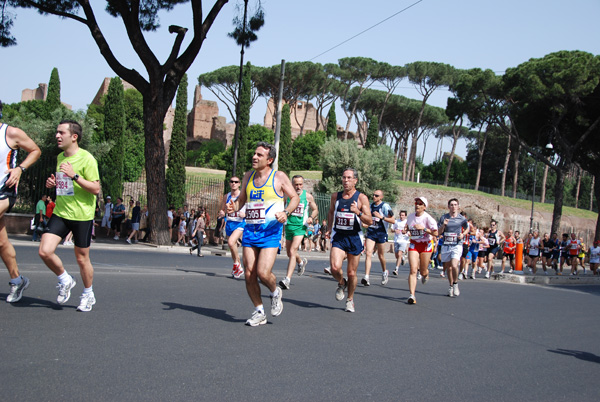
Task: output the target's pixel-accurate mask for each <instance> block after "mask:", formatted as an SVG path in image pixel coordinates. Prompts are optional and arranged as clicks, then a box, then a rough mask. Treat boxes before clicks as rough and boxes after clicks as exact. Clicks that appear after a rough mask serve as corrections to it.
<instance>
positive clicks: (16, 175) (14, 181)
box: [0, 102, 42, 303]
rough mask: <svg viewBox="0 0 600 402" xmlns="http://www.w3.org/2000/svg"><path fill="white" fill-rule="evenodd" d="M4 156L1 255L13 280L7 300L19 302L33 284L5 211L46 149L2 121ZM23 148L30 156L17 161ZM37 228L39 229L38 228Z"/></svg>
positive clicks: (0, 146) (0, 151)
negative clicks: (19, 257) (11, 235)
mask: <svg viewBox="0 0 600 402" xmlns="http://www.w3.org/2000/svg"><path fill="white" fill-rule="evenodd" d="M0 118H2V102H0ZM0 138H2V141H1V142H0V158H1V159H0V160H2V161H4V166H3V168H2V170H0V257H2V261H4V265H6V269H7V270H8V274H9V276H10V281H9V282H8V284H9V286H10V291H9V292H8V295H7V296H6V302H7V303H16V302H18V301H19V300H21V297H23V292H24V291H25V289H27V288H28V287H29V278H27V277H26V276H23V275H21V273H20V272H19V267H18V265H17V255H16V252H15V248H14V247H13V245H12V243H11V242H10V240H9V239H8V234H7V232H6V221H5V219H4V215H5V214H7V213H9V212H10V210H11V209H12V207H13V205H15V201H16V200H17V187H18V185H19V181H20V180H21V175H22V174H23V173H24V172H25V171H26V170H27V169H28V168H29V167H30V166H31V165H33V164H34V163H35V162H36V161H37V160H38V159H39V157H40V155H41V154H42V152H41V151H40V149H39V148H38V146H37V145H36V143H35V142H33V140H32V139H31V138H29V136H27V134H25V132H24V131H23V130H21V129H20V128H16V127H12V126H9V125H7V124H5V123H0ZM19 149H23V150H24V151H25V152H27V157H26V158H25V159H24V160H23V162H21V164H19V165H17V152H18V150H19ZM34 230H36V229H35V228H34Z"/></svg>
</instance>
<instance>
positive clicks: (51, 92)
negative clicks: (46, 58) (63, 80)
mask: <svg viewBox="0 0 600 402" xmlns="http://www.w3.org/2000/svg"><path fill="white" fill-rule="evenodd" d="M60 105H61V103H60V78H59V76H58V69H57V68H56V67H54V68H53V69H52V73H50V81H49V82H48V94H47V95H46V110H47V117H48V118H50V113H52V112H53V111H55V110H56V109H57V108H58V107H59V106H60Z"/></svg>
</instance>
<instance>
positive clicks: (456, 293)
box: [452, 283, 460, 297]
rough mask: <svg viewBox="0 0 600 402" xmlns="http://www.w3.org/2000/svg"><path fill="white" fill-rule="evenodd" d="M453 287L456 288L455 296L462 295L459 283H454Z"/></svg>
mask: <svg viewBox="0 0 600 402" xmlns="http://www.w3.org/2000/svg"><path fill="white" fill-rule="evenodd" d="M452 287H453V288H454V297H458V296H460V290H458V283H455V284H454V285H452Z"/></svg>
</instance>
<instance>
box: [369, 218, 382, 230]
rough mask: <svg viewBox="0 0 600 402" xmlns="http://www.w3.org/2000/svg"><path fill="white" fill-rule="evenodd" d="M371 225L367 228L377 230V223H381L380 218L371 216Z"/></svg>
mask: <svg viewBox="0 0 600 402" xmlns="http://www.w3.org/2000/svg"><path fill="white" fill-rule="evenodd" d="M372 218H373V223H371V225H370V226H369V227H370V228H373V229H377V228H378V227H379V222H380V221H381V219H380V218H377V217H376V216H373V217H372Z"/></svg>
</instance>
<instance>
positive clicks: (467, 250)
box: [461, 244, 469, 258]
mask: <svg viewBox="0 0 600 402" xmlns="http://www.w3.org/2000/svg"><path fill="white" fill-rule="evenodd" d="M467 254H469V246H468V245H464V244H463V251H462V255H461V258H467Z"/></svg>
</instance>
